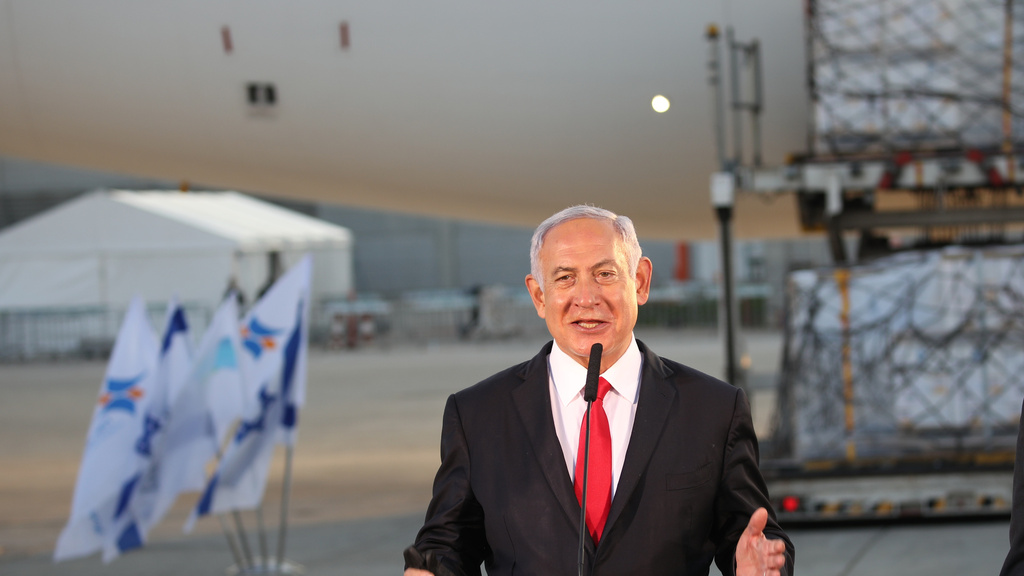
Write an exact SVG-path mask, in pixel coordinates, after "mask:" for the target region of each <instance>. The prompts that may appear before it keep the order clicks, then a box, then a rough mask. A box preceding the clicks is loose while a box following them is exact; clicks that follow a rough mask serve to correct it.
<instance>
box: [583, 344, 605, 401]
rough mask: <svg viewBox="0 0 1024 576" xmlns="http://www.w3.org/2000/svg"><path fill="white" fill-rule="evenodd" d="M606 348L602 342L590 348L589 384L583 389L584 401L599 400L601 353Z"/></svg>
mask: <svg viewBox="0 0 1024 576" xmlns="http://www.w3.org/2000/svg"><path fill="white" fill-rule="evenodd" d="M602 350H604V347H603V346H601V343H600V342H595V343H594V345H593V346H591V347H590V363H588V364H587V382H586V384H585V385H584V387H583V400H584V401H585V402H593V401H594V400H597V381H598V379H599V378H600V377H601V351H602Z"/></svg>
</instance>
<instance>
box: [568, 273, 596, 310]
mask: <svg viewBox="0 0 1024 576" xmlns="http://www.w3.org/2000/svg"><path fill="white" fill-rule="evenodd" d="M573 297H574V303H575V304H576V305H577V306H580V307H583V308H590V307H592V306H596V305H597V304H598V303H599V302H600V301H601V287H600V286H599V285H598V284H597V282H596V281H594V280H584V281H583V282H579V283H578V284H577V285H576V290H575V293H574V294H573Z"/></svg>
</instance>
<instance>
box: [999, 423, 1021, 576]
mask: <svg viewBox="0 0 1024 576" xmlns="http://www.w3.org/2000/svg"><path fill="white" fill-rule="evenodd" d="M1020 410H1021V414H1022V417H1021V423H1020V427H1019V428H1018V429H1017V456H1016V458H1015V460H1014V463H1013V502H1012V504H1011V506H1012V507H1011V508H1010V551H1009V552H1007V554H1006V559H1005V560H1003V569H1002V570H1001V571H1000V572H999V576H1024V404H1022V405H1021V407H1020Z"/></svg>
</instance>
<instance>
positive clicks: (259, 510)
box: [256, 506, 270, 569]
mask: <svg viewBox="0 0 1024 576" xmlns="http://www.w3.org/2000/svg"><path fill="white" fill-rule="evenodd" d="M256 525H257V526H258V527H259V532H260V560H261V561H262V562H263V568H265V569H266V568H268V567H269V566H270V555H269V554H268V553H267V529H266V526H264V524H263V506H257V507H256Z"/></svg>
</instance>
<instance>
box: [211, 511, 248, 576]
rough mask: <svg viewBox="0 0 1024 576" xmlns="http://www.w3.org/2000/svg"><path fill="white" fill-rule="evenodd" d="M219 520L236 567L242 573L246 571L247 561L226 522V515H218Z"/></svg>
mask: <svg viewBox="0 0 1024 576" xmlns="http://www.w3.org/2000/svg"><path fill="white" fill-rule="evenodd" d="M217 519H218V520H220V528H221V530H223V531H224V537H225V538H227V540H228V548H230V549H231V555H232V556H234V558H235V566H238V568H239V572H242V571H244V570H245V559H244V558H242V551H241V550H239V549H238V542H237V541H236V540H235V536H234V534H232V533H231V530H230V529H229V528H228V525H227V523H226V522H225V521H224V515H223V514H217Z"/></svg>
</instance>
